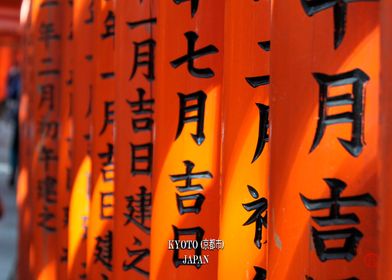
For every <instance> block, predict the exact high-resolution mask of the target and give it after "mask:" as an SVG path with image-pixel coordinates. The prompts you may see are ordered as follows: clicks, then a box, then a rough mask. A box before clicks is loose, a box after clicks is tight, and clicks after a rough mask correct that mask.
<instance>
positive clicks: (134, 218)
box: [113, 0, 157, 279]
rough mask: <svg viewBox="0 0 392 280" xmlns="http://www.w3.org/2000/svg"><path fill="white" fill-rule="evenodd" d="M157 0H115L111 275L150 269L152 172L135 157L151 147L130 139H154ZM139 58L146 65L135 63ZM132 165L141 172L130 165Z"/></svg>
mask: <svg viewBox="0 0 392 280" xmlns="http://www.w3.org/2000/svg"><path fill="white" fill-rule="evenodd" d="M155 5H156V1H147V0H145V1H143V2H138V1H134V2H130V1H126V0H122V1H117V2H116V23H117V26H116V50H115V62H116V64H115V70H116V98H115V102H116V104H115V105H116V106H115V111H116V115H115V122H116V133H115V135H116V138H115V143H114V144H115V147H116V149H115V158H116V166H115V173H116V177H115V190H116V191H115V194H114V198H115V202H116V203H115V217H114V233H115V238H114V240H113V250H114V251H113V278H114V279H125V278H132V279H146V278H147V277H148V275H149V272H150V252H151V248H150V233H151V205H152V199H151V176H152V172H151V168H150V171H148V162H147V163H141V162H139V161H138V158H139V157H140V155H144V156H148V155H150V158H151V159H152V150H151V153H149V152H148V150H147V149H142V150H139V151H137V152H136V153H135V151H133V150H132V145H133V146H134V147H145V148H147V147H148V146H143V145H146V144H147V145H151V146H152V145H153V142H152V141H153V127H154V123H153V122H154V119H153V118H154V114H153V112H154V110H155V104H154V95H155V82H154V79H153V78H149V77H152V76H154V75H155V70H153V69H151V68H149V65H154V66H156V64H155V61H154V59H155V57H154V52H155V50H156V42H155V30H156V28H157V27H156V13H155ZM142 52H145V53H147V55H146V56H145V58H143V59H141V58H142V57H140V56H139V55H136V53H142ZM149 55H151V57H150V56H149ZM140 60H145V61H147V63H146V65H139V64H138V61H140ZM132 165H135V167H136V169H142V170H145V172H137V171H135V170H134V171H132ZM137 258H140V261H137ZM133 262H135V263H134V264H132V263H133Z"/></svg>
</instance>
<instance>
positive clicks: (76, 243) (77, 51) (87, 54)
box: [68, 0, 94, 279]
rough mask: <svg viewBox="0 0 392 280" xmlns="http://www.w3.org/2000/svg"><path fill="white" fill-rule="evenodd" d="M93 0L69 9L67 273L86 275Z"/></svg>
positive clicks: (92, 60)
mask: <svg viewBox="0 0 392 280" xmlns="http://www.w3.org/2000/svg"><path fill="white" fill-rule="evenodd" d="M93 4H94V2H93V1H92V0H83V1H75V2H74V9H73V31H74V32H73V36H74V45H73V61H74V62H75V63H77V66H78V67H75V68H74V71H73V74H74V75H73V93H74V94H73V98H72V101H71V102H72V111H73V118H74V120H75V121H74V124H73V137H72V144H71V146H72V150H73V152H72V176H71V179H72V190H71V197H70V205H69V225H68V227H69V232H68V277H69V278H70V279H78V278H80V277H82V278H83V277H87V271H86V268H87V263H86V257H87V251H86V250H87V242H86V241H87V226H88V217H89V212H90V211H89V209H90V187H91V183H90V182H91V179H90V177H91V156H90V149H91V148H90V145H91V142H90V139H91V102H92V101H91V99H92V96H93V74H94V51H93V42H92V40H93V31H94V25H93V24H94V10H93V7H94V6H93Z"/></svg>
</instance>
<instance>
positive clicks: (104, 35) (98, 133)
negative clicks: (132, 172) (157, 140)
mask: <svg viewBox="0 0 392 280" xmlns="http://www.w3.org/2000/svg"><path fill="white" fill-rule="evenodd" d="M94 3H95V6H94V15H95V19H96V20H95V22H94V26H95V31H94V37H93V42H94V48H95V56H94V96H93V99H92V108H91V113H92V146H91V148H92V149H91V164H92V173H91V175H92V176H91V179H92V181H91V183H92V185H91V187H92V188H91V192H90V193H91V203H90V218H89V226H88V233H87V277H88V279H97V278H101V277H103V276H102V275H105V276H107V277H109V278H110V277H111V275H112V271H113V268H112V267H113V263H112V257H111V254H112V252H111V250H112V249H111V248H112V247H111V246H112V242H113V212H114V206H113V205H114V194H113V191H114V156H113V143H114V141H113V126H114V121H113V119H114V96H115V94H114V86H115V84H114V81H115V73H114V1H106V0H98V1H94ZM106 113H107V114H106ZM105 116H107V118H106V117H105ZM105 256H108V258H106V257H105Z"/></svg>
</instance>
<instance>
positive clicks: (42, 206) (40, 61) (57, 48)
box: [32, 0, 61, 279]
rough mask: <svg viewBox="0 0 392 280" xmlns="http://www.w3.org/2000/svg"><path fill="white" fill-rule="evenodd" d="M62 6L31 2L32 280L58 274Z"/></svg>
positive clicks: (51, 277) (48, 277)
mask: <svg viewBox="0 0 392 280" xmlns="http://www.w3.org/2000/svg"><path fill="white" fill-rule="evenodd" d="M60 13H61V4H58V5H54V6H52V5H49V6H48V5H46V4H45V1H41V0H38V1H33V24H34V25H35V28H34V32H33V45H34V64H33V65H34V70H33V71H34V75H35V77H34V90H35V91H34V98H35V99H36V100H37V102H36V103H34V105H35V108H34V111H35V113H34V114H35V116H34V119H35V123H34V128H33V129H34V130H35V135H36V137H35V140H36V141H35V142H34V153H35V155H34V156H33V165H32V172H34V178H33V181H32V183H33V184H32V188H33V191H32V195H33V197H34V200H35V202H34V203H33V205H34V208H33V209H34V218H33V236H32V245H33V248H32V249H33V254H34V264H33V271H34V272H33V275H34V278H35V279H53V278H55V277H56V275H57V255H56V251H57V250H56V248H57V247H56V244H57V230H58V229H57V224H56V221H57V216H56V208H57V203H58V196H57V191H56V189H55V188H56V183H57V168H58V165H57V164H58V145H57V144H58V142H57V137H56V135H55V133H54V131H53V129H54V128H53V127H54V126H55V123H56V122H58V117H59V109H60V108H59V101H60V94H61V86H60V79H61V77H60V67H61V20H60V17H59V15H60ZM48 29H49V30H50V31H49V33H46V31H47V30H48Z"/></svg>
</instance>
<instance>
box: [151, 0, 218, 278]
mask: <svg viewBox="0 0 392 280" xmlns="http://www.w3.org/2000/svg"><path fill="white" fill-rule="evenodd" d="M224 2H225V1H199V5H198V8H197V11H196V9H192V8H191V2H189V1H185V2H182V3H179V4H176V3H174V2H173V1H163V2H161V1H159V3H158V10H157V15H158V25H159V27H158V29H157V30H158V31H157V60H156V64H155V65H156V71H157V72H156V81H157V84H156V99H155V100H156V103H155V104H156V107H155V109H156V111H155V112H156V115H155V121H156V133H155V137H156V138H155V140H156V141H155V150H154V159H153V161H154V167H153V170H154V173H153V194H152V196H153V209H152V226H151V228H152V230H151V247H152V248H153V250H152V251H151V279H169V278H176V279H194V277H195V275H196V274H197V277H198V278H200V279H214V278H216V276H217V267H218V252H217V250H213V251H212V250H211V251H210V250H206V251H203V252H202V254H203V255H208V261H209V263H208V264H205V265H201V267H200V268H199V269H197V268H196V267H195V266H194V265H181V264H179V266H178V267H177V268H176V266H175V264H174V261H173V257H174V250H170V249H169V246H168V241H169V240H173V239H175V235H174V232H175V228H174V227H176V228H178V229H179V230H181V229H186V228H197V227H201V228H202V229H203V230H204V235H203V239H214V240H215V239H218V238H219V208H220V207H219V194H220V168H219V164H220V143H221V93H222V64H223V16H224ZM192 11H193V12H192ZM192 14H193V16H192ZM187 32H194V33H187ZM186 34H188V36H189V38H190V40H194V42H195V45H194V46H195V49H194V50H195V51H196V50H199V49H202V48H204V47H207V46H209V52H208V54H205V55H201V56H200V57H198V58H196V59H195V63H194V66H195V67H196V68H197V69H200V68H203V69H204V68H211V69H210V70H207V75H205V76H204V78H200V77H196V76H197V74H195V73H194V74H193V75H192V74H191V73H190V71H188V67H190V66H187V62H185V63H183V64H181V65H177V68H174V67H173V66H172V65H171V62H172V64H175V63H174V62H173V61H175V60H176V59H178V58H180V57H182V56H184V55H186V54H187V45H188V43H187V39H186V36H187V35H186ZM195 34H196V35H195ZM192 38H193V39H192ZM174 46H175V47H174ZM211 71H213V73H214V75H210V74H211ZM202 72H204V71H202ZM208 72H209V73H208ZM204 73H206V72H204ZM194 75H196V76H194ZM202 75H204V74H202ZM207 76H208V78H207ZM198 91H203V92H204V93H205V95H206V101H205V119H204V135H205V139H204V141H202V140H203V137H202V135H201V133H199V134H198V133H197V132H196V131H197V129H196V123H195V122H190V123H186V124H185V125H184V127H183V129H182V131H179V132H180V133H176V131H178V124H179V110H180V106H179V105H180V97H179V93H183V94H184V95H189V94H192V93H197V94H198V96H199V99H197V100H193V102H192V101H191V102H187V104H186V107H189V106H192V105H197V104H199V105H200V106H201V104H202V103H203V101H202V98H203V97H202V95H201V94H200V92H199V93H198ZM195 96H196V95H195ZM190 108H192V107H190ZM195 115H200V116H202V115H203V114H199V113H197V112H196V111H194V110H193V112H192V113H189V114H187V115H186V116H187V117H190V116H195ZM191 134H194V135H197V134H198V135H199V136H200V137H198V136H195V137H194V138H195V139H194V138H193V137H192V135H191ZM176 136H177V137H176ZM197 140H200V141H199V143H197ZM200 142H202V143H200ZM199 144H200V145H199ZM185 161H191V162H193V163H194V168H193V170H192V172H193V173H197V172H210V174H208V173H204V174H205V175H204V178H200V179H193V180H192V184H201V185H202V187H203V189H202V190H199V191H191V192H189V191H187V192H184V193H181V192H180V191H178V190H177V188H176V187H177V186H184V185H185V182H184V181H183V180H182V181H177V182H174V181H173V180H171V177H170V176H171V175H176V174H177V175H180V174H184V173H185V171H186V165H185V164H186V163H185ZM189 167H190V168H191V166H190V165H189ZM193 194H196V195H200V194H202V195H203V196H204V197H205V200H204V202H203V203H202V205H201V211H200V212H199V213H198V214H196V213H194V212H192V213H185V214H183V215H181V214H180V212H179V209H178V208H177V202H176V195H193ZM195 202H196V201H195V200H194V199H193V200H190V201H187V202H185V206H188V207H189V206H191V205H193V204H194V203H195ZM198 230H200V229H198ZM180 239H188V240H195V233H192V234H191V235H187V236H182V237H181V238H180ZM184 254H187V255H195V250H188V251H182V252H180V254H179V258H184ZM203 260H204V259H203Z"/></svg>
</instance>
